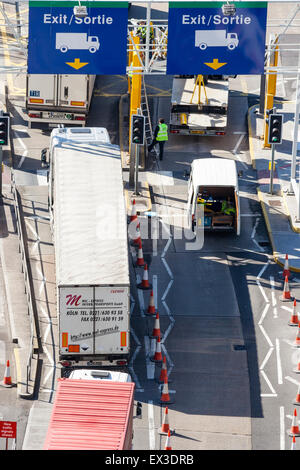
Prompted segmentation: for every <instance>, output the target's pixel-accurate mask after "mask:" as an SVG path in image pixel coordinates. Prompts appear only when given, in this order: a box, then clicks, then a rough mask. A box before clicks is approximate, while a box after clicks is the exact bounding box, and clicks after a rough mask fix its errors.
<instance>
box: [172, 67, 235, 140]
mask: <svg viewBox="0 0 300 470" xmlns="http://www.w3.org/2000/svg"><path fill="white" fill-rule="evenodd" d="M198 77H199V76H198ZM196 80H197V75H195V76H191V75H188V76H186V75H176V76H175V77H174V78H173V86H172V98H171V114H170V133H171V134H180V135H205V136H221V135H225V134H226V128H227V113H228V97H229V80H230V78H228V77H224V76H223V75H217V76H215V75H212V76H211V75H208V76H203V82H202V83H203V84H204V86H203V85H201V88H200V100H199V88H198V85H197V82H196Z"/></svg>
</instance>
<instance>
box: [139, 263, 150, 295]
mask: <svg viewBox="0 0 300 470" xmlns="http://www.w3.org/2000/svg"><path fill="white" fill-rule="evenodd" d="M137 287H138V289H144V290H147V289H152V286H151V284H150V283H149V280H148V265H147V263H145V266H144V274H143V279H142V282H141V283H140V284H138V285H137Z"/></svg>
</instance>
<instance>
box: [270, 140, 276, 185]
mask: <svg viewBox="0 0 300 470" xmlns="http://www.w3.org/2000/svg"><path fill="white" fill-rule="evenodd" d="M271 149H272V154H271V170H270V186H269V193H270V194H273V176H274V162H275V145H274V144H271Z"/></svg>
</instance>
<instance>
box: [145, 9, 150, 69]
mask: <svg viewBox="0 0 300 470" xmlns="http://www.w3.org/2000/svg"><path fill="white" fill-rule="evenodd" d="M150 22H151V2H149V3H147V20H146V25H147V28H146V48H145V71H146V72H149V61H150V59H149V57H150V28H151V25H150Z"/></svg>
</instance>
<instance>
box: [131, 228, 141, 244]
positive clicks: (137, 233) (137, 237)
mask: <svg viewBox="0 0 300 470" xmlns="http://www.w3.org/2000/svg"><path fill="white" fill-rule="evenodd" d="M134 237H135V238H134V239H133V240H132V244H133V245H139V243H140V242H141V241H142V240H141V231H140V223H139V222H138V223H137V224H136V229H135V235H134Z"/></svg>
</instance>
